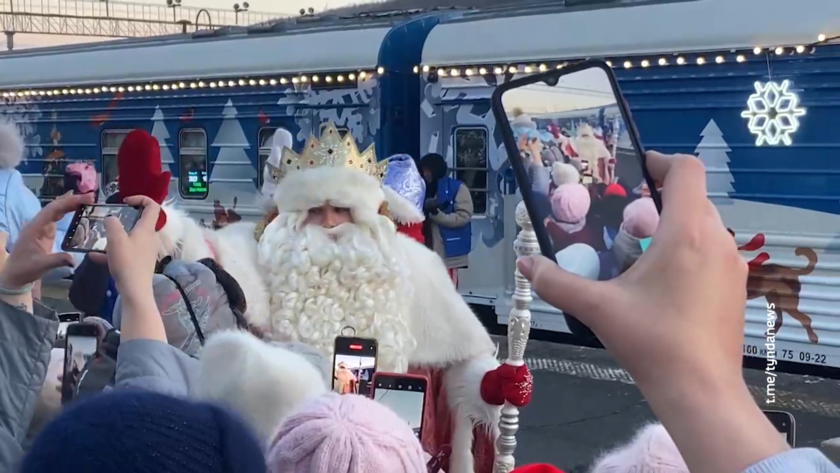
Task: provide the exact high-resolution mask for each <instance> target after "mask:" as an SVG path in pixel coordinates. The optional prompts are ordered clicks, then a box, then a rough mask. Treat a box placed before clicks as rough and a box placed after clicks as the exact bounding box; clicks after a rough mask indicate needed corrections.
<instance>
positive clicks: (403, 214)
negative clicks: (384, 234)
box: [382, 186, 426, 225]
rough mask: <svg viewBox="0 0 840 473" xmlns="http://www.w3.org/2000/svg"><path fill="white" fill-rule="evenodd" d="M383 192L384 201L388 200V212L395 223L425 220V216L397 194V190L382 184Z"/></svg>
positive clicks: (402, 223)
mask: <svg viewBox="0 0 840 473" xmlns="http://www.w3.org/2000/svg"><path fill="white" fill-rule="evenodd" d="M382 190H383V191H384V192H385V201H386V202H388V212H389V213H390V214H391V217H392V218H393V220H394V221H395V222H396V223H399V224H400V225H410V224H412V223H420V222H422V221H424V220H426V216H425V215H423V212H421V211H420V209H418V208H417V207H415V206H414V204H412V203H411V202H409V201H408V199H406V198H405V197H403V196H401V195H399V194H397V191H395V190H394V189H391V188H390V187H388V186H382Z"/></svg>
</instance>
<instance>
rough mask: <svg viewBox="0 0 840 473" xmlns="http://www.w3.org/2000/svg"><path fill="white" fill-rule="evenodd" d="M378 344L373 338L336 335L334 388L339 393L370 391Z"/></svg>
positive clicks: (364, 394)
mask: <svg viewBox="0 0 840 473" xmlns="http://www.w3.org/2000/svg"><path fill="white" fill-rule="evenodd" d="M377 351H378V345H377V342H376V340H375V339H373V338H360V337H344V336H338V337H335V346H334V349H333V379H332V389H333V391H335V392H337V393H339V394H361V395H362V396H367V395H368V394H369V393H370V382H371V380H372V379H373V377H374V374H375V373H376V355H377Z"/></svg>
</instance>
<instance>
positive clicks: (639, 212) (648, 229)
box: [624, 197, 659, 239]
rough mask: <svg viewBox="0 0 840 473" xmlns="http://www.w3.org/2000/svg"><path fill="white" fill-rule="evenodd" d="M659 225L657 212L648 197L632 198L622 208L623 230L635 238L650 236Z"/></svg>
mask: <svg viewBox="0 0 840 473" xmlns="http://www.w3.org/2000/svg"><path fill="white" fill-rule="evenodd" d="M658 225H659V212H658V211H657V210H656V204H655V203H654V202H653V199H651V198H650V197H642V198H639V199H636V200H634V201H633V202H631V203H630V204H628V205H627V207H625V208H624V230H625V231H626V232H627V233H628V234H629V235H630V236H632V237H635V238H640V239H641V238H650V237H652V236H653V234H654V232H656V227H657V226H658Z"/></svg>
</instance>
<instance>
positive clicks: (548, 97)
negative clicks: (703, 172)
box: [492, 60, 662, 344]
mask: <svg viewBox="0 0 840 473" xmlns="http://www.w3.org/2000/svg"><path fill="white" fill-rule="evenodd" d="M492 108H493V115H494V116H495V119H496V122H497V123H498V124H499V129H500V130H501V133H502V138H503V140H504V145H505V150H506V153H507V156H508V160H509V161H510V163H511V167H512V169H513V171H514V175H515V177H516V182H517V184H518V187H519V190H520V193H521V195H522V200H523V201H524V202H525V205H526V207H527V209H528V214H529V216H530V218H531V222H532V223H533V224H534V232H535V233H536V236H537V240H538V241H539V245H540V250H541V252H542V254H543V255H545V256H546V257H548V258H551V259H553V260H554V261H556V262H557V263H558V264H559V265H560V266H562V267H563V268H564V269H566V270H567V271H571V272H574V273H576V274H578V275H580V276H583V277H587V278H590V279H597V280H609V279H613V278H615V277H618V276H619V275H620V274H622V273H623V272H625V271H627V270H628V269H629V268H630V267H631V266H632V265H633V263H635V262H636V261H637V260H638V259H639V257H641V255H642V253H643V250H644V243H643V240H645V239H646V238H649V237H651V236H652V235H653V232H654V231H655V229H656V226H657V225H658V221H659V212H660V211H661V208H662V205H661V199H660V195H659V192H658V190H657V188H656V185H655V183H654V182H653V180H652V179H651V177H650V175H649V173H648V171H647V169H646V168H645V155H644V149H643V148H642V145H641V141H640V140H639V135H638V132H637V131H636V126H635V124H634V123H633V120H632V117H631V115H630V111H629V109H628V107H627V104H626V102H625V100H624V98H623V96H622V95H621V92H620V90H619V88H618V82H617V81H616V79H615V76H614V75H613V72H612V69H611V68H610V67H609V66H608V65H607V64H606V63H605V62H603V61H595V60H589V61H581V62H578V63H575V64H572V65H569V66H566V67H564V68H562V69H558V70H552V71H549V72H545V73H541V74H534V75H531V76H527V77H524V78H522V79H516V80H513V81H510V82H507V83H505V84H502V85H500V86H499V87H498V88H496V90H495V91H494V92H493V97H492ZM548 128H552V129H567V130H569V131H570V135H571V136H570V137H569V138H565V137H563V138H562V139H561V138H554V137H549V136H546V135H545V134H544V133H543V132H544V131H546V130H547V129H548ZM545 140H551V141H554V140H559V141H561V142H562V146H560V150H561V152H562V154H563V156H562V158H563V161H559V160H558V161H557V162H554V163H551V164H550V165H548V166H546V165H544V164H543V163H541V162H538V161H537V160H534V159H528V157H529V156H533V155H537V156H539V155H540V152H541V149H544V148H546V147H549V146H553V145H554V144H555V143H547V142H545ZM643 187H646V188H649V189H650V195H649V196H645V195H640V194H639V193H636V192H634V190H636V189H637V188H643ZM563 315H564V317H565V319H566V323H567V325H568V326H569V329H570V331H571V332H572V334H574V335H576V336H577V337H578V338H580V339H582V341H585V342H589V343H595V344H600V343H599V342H598V340H597V338H596V337H595V335H594V334H593V333H592V331H591V330H589V328H588V327H586V326H585V325H583V324H582V323H580V321H578V320H577V319H576V318H575V317H574V315H573V314H566V313H564V314H563Z"/></svg>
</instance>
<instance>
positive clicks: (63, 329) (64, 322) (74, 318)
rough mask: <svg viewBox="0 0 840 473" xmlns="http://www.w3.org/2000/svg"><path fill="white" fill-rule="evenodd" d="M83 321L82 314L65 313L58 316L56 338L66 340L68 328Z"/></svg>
mask: <svg viewBox="0 0 840 473" xmlns="http://www.w3.org/2000/svg"><path fill="white" fill-rule="evenodd" d="M81 321H82V313H81V312H64V313H63V314H58V333H56V336H55V338H56V339H59V338H64V337H65V334H66V333H67V327H68V326H70V324H77V323H79V322H81Z"/></svg>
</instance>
